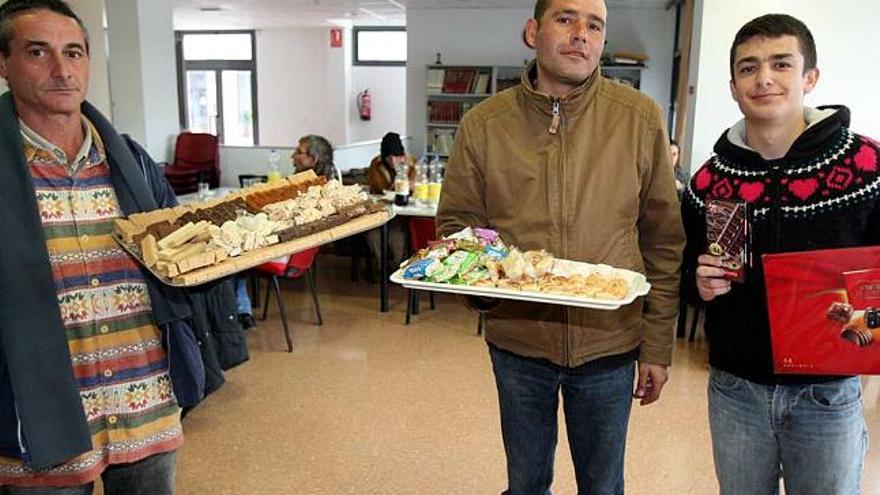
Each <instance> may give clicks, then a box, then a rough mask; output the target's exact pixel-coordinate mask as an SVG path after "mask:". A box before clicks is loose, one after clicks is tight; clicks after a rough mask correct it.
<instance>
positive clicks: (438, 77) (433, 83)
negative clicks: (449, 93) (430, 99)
mask: <svg viewBox="0 0 880 495" xmlns="http://www.w3.org/2000/svg"><path fill="white" fill-rule="evenodd" d="M441 91H443V69H428V92H431V93H439V92H441Z"/></svg>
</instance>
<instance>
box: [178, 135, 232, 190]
mask: <svg viewBox="0 0 880 495" xmlns="http://www.w3.org/2000/svg"><path fill="white" fill-rule="evenodd" d="M165 178H167V179H168V182H169V183H170V184H171V188H172V189H174V193H175V194H177V195H181V194H188V193H191V192H195V191H197V190H198V183H199V182H207V183H208V184H210V185H211V188H216V187H220V146H219V143H218V141H217V136H215V135H213V134H202V133H195V132H182V133H180V135H178V136H177V142H176V144H175V145H174V161H173V162H171V163H169V164H168V165H165Z"/></svg>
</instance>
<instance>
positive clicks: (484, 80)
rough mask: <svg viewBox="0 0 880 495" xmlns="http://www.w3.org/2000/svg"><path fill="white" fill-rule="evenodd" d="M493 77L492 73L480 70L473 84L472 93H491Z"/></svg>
mask: <svg viewBox="0 0 880 495" xmlns="http://www.w3.org/2000/svg"><path fill="white" fill-rule="evenodd" d="M491 77H492V76H491V74H489V73H488V72H479V73H478V74H477V76H476V77H475V78H474V83H473V85H472V86H471V93H473V94H476V95H484V94H487V93H489V79H490V78H491Z"/></svg>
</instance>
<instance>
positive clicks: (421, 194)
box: [413, 160, 430, 206]
mask: <svg viewBox="0 0 880 495" xmlns="http://www.w3.org/2000/svg"><path fill="white" fill-rule="evenodd" d="M413 198H414V199H415V200H416V206H428V205H429V203H430V199H429V197H428V164H427V163H425V161H424V160H419V163H417V164H416V173H415V182H414V184H413Z"/></svg>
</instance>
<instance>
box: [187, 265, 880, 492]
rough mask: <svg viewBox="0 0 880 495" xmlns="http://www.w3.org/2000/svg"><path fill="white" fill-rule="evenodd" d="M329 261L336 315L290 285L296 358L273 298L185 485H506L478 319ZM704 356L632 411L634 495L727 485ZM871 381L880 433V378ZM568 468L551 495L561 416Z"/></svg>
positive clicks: (194, 428)
mask: <svg viewBox="0 0 880 495" xmlns="http://www.w3.org/2000/svg"><path fill="white" fill-rule="evenodd" d="M319 260H320V261H319V263H320V272H321V276H320V277H319V278H320V281H319V291H320V299H321V304H322V310H323V314H324V325H323V326H321V327H318V326H317V325H315V315H314V312H313V311H312V307H311V300H310V298H308V297H307V293H306V292H305V288H304V287H303V286H302V285H296V284H294V285H290V286H288V290H287V300H288V301H289V311H290V313H291V314H290V317H291V321H293V322H294V328H295V330H294V332H295V333H294V342H295V345H296V349H295V350H294V352H293V354H288V353H286V352H284V350H285V347H284V340H283V338H282V336H281V330H280V321H279V320H278V317H277V309H276V307H274V306H273V307H272V310H271V311H270V318H269V321H267V322H261V324H260V326H259V327H258V328H257V329H256V330H255V331H253V332H252V333H250V335H249V344H250V349H251V360H250V362H248V363H246V364H244V365H242V366H240V367H239V368H237V369H235V370H232V371H230V372H228V373H227V375H226V376H227V379H228V383H227V384H226V385H225V386H224V387H223V388H222V389H221V390H220V391H218V392H217V393H215V394H214V395H212V396H210V397H209V398H208V399H207V400H206V401H205V402H204V403H203V404H202V405H200V406H199V407H198V408H197V409H195V410H194V411H193V412H192V413H191V414H190V415H189V416H188V417H187V418H186V420H185V422H184V428H185V432H186V444H185V445H184V447H183V449H182V451H181V456H180V458H179V463H178V480H177V486H178V493H180V494H182V495H205V494H207V495H221V494H319V493H320V494H343V493H354V494H492V493H496V494H497V493H500V492H501V491H502V490H503V489H504V488H505V470H504V452H503V447H502V444H501V436H500V432H499V427H498V406H497V398H496V393H495V385H494V380H493V377H492V372H491V369H490V366H489V359H488V356H487V352H486V346H485V344H484V342H483V341H482V339H481V338H479V337H477V336H476V335H475V330H476V317H475V316H474V315H473V314H471V313H469V312H467V311H466V310H465V309H464V308H463V307H462V306H460V305H459V304H458V303H457V301H456V300H455V299H454V298H452V297H448V296H441V295H438V297H437V303H438V307H437V309H436V310H434V311H431V310H427V309H423V312H422V314H421V315H420V316H416V317H415V318H414V322H413V324H411V325H409V326H404V325H403V319H404V314H403V311H404V307H405V303H404V301H405V299H404V293H403V291H402V290H400V289H399V288H396V287H395V288H393V289H392V292H391V294H392V309H391V312H389V313H385V314H380V313H379V312H378V311H377V309H378V303H377V294H378V286H377V285H374V284H373V285H371V284H369V283H366V282H363V281H362V282H360V283H351V282H349V281H348V277H347V275H348V273H347V268H348V267H347V264H346V263H345V262H344V260H341V259H338V258H334V257H331V256H327V257H324V256H323V255H322V257H321V258H319ZM423 300H424V301H425V303H423V307H425V306H427V303H426V301H427V298H423ZM272 304H274V300H273V302H272ZM705 355H706V348H705V344H704V343H703V341H702V340H699V339H698V341H697V342H696V343H693V344H689V343H687V342H683V341H679V342H677V343H676V357H675V366H674V367H673V368H672V370H671V381H670V383H669V384H668V385H667V387H666V389H665V391H664V395H663V398H662V399H661V401H660V402H659V403H657V404H655V405H652V406H648V407H645V408H640V407H638V406H636V407H634V409H633V414H632V418H631V426H630V429H629V442H628V446H627V457H626V486H627V493H632V494H657V495H663V494H670V495H672V494H675V495H678V494H711V493H717V486H716V484H715V479H714V474H713V471H712V469H713V467H712V460H711V450H710V444H709V435H708V427H707V419H706V397H705V395H706V394H705V385H706V377H707V368H706V357H705ZM864 383H865V393H864V399H865V407H866V415H867V418H868V423H869V427H870V429H871V431H872V433H873V435H874V437H876V438H880V377H872V378H867V379H865V381H864ZM555 471H556V476H555V482H554V486H553V491H554V493H555V494H573V493H575V485H574V475H573V473H572V467H571V461H570V458H569V456H568V447H567V444H566V441H565V433H564V422H562V421H560V442H559V446H558V449H557V458H556V468H555ZM863 494H869V495H870V494H880V448H874V449H872V450H870V451H869V454H868V459H867V464H866V466H865V470H864V485H863Z"/></svg>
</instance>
